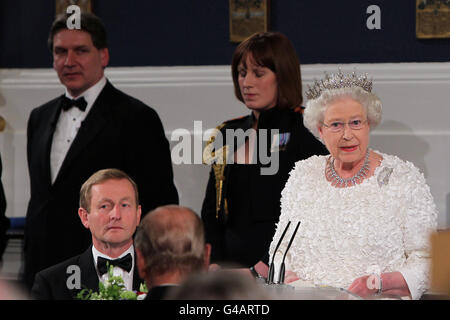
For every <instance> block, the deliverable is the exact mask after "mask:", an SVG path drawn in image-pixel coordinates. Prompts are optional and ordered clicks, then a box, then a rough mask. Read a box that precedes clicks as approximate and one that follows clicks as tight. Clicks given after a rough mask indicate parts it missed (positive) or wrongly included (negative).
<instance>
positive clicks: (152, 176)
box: [24, 13, 178, 287]
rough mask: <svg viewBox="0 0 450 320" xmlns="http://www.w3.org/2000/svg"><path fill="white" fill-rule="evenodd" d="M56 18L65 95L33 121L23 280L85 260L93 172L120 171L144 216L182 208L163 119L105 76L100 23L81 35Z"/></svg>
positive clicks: (88, 18) (56, 60) (54, 37)
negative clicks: (81, 194)
mask: <svg viewBox="0 0 450 320" xmlns="http://www.w3.org/2000/svg"><path fill="white" fill-rule="evenodd" d="M66 21H67V16H63V17H60V18H57V19H56V21H55V22H54V23H53V25H52V27H51V30H50V35H49V39H48V43H49V48H50V49H51V51H52V53H53V67H54V69H55V70H56V73H57V74H58V77H59V79H60V81H61V83H62V84H63V85H64V86H65V88H66V92H65V94H64V95H62V96H60V97H58V98H56V99H54V100H51V101H50V102H48V103H46V104H44V105H42V106H40V107H38V108H36V109H34V110H33V111H32V112H31V115H30V118H29V120H28V132H27V134H28V142H27V148H28V150H27V153H28V167H29V174H30V183H31V199H30V202H29V205H28V211H27V217H26V224H25V244H24V259H25V268H24V279H25V283H26V284H27V286H28V287H31V285H32V283H33V279H34V275H35V274H36V272H38V271H40V270H42V269H44V268H47V267H49V266H51V265H54V264H56V263H58V262H61V261H63V260H65V259H67V258H68V257H71V256H73V255H76V254H79V253H81V252H82V251H83V250H85V248H86V247H87V245H88V244H89V243H90V235H89V232H87V231H86V230H83V227H82V226H81V225H80V224H79V222H78V221H77V220H78V217H77V210H78V191H79V190H80V186H81V184H82V183H83V182H84V181H85V180H86V179H87V178H88V177H89V176H90V175H91V174H92V173H94V172H96V171H98V170H100V169H104V168H118V169H121V170H123V171H124V172H126V173H127V174H128V175H130V177H132V178H133V180H134V181H136V183H137V185H138V187H139V191H140V195H141V196H140V203H141V205H142V210H144V212H148V211H150V210H151V209H153V208H156V207H158V206H160V205H165V204H177V203H178V193H177V190H176V188H175V185H174V182H173V171H172V163H171V158H170V149H169V143H168V141H167V139H166V136H165V133H164V129H163V125H162V123H161V120H160V118H159V116H158V115H157V113H156V112H155V111H154V110H153V109H152V108H150V107H149V106H147V105H145V104H144V103H142V102H141V101H139V100H137V99H135V98H133V97H130V96H128V95H127V94H125V93H123V92H121V91H119V90H118V89H116V88H115V87H114V86H113V85H112V84H111V83H110V82H109V81H108V80H107V79H106V78H105V76H104V68H105V67H106V66H107V64H108V61H109V51H108V47H107V37H106V30H105V28H104V26H103V23H102V22H101V20H100V19H99V18H97V17H96V16H94V15H92V14H86V13H82V14H81V29H67V23H66Z"/></svg>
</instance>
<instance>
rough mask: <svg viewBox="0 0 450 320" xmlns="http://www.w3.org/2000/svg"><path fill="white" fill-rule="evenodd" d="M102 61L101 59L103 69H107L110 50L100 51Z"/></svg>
mask: <svg viewBox="0 0 450 320" xmlns="http://www.w3.org/2000/svg"><path fill="white" fill-rule="evenodd" d="M100 59H101V64H102V67H103V69H105V68H106V66H107V65H108V63H109V50H108V48H103V49H100Z"/></svg>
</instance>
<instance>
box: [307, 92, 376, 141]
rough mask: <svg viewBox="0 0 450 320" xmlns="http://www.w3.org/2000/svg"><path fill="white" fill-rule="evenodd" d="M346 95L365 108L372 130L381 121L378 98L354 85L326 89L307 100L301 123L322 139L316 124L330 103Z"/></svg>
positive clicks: (322, 117) (321, 118)
mask: <svg viewBox="0 0 450 320" xmlns="http://www.w3.org/2000/svg"><path fill="white" fill-rule="evenodd" d="M346 97H348V98H351V99H353V100H355V101H358V102H359V103H361V105H362V106H363V107H364V108H365V109H366V113H367V120H368V122H369V125H370V130H373V129H374V128H375V127H376V126H378V124H379V123H380V122H381V115H382V109H383V106H382V103H381V101H380V99H379V98H378V97H377V96H376V95H375V94H374V93H371V92H367V91H365V90H364V89H362V88H360V87H356V86H355V87H349V88H339V89H328V90H325V91H323V92H322V94H321V95H320V96H319V97H318V98H316V99H312V100H308V102H307V103H306V106H305V110H304V112H303V123H304V125H305V127H306V128H308V130H309V131H311V133H312V134H313V135H314V136H315V137H316V138H317V139H319V140H320V141H322V139H321V138H320V135H319V130H318V126H319V125H320V122H321V121H323V119H324V113H325V111H326V110H327V108H328V107H329V106H330V105H331V104H332V103H334V102H336V101H338V100H340V99H343V98H346ZM322 142H323V141H322Z"/></svg>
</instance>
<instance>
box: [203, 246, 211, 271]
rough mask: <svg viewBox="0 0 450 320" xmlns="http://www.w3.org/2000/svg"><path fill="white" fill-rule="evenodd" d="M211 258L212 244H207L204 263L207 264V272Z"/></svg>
mask: <svg viewBox="0 0 450 320" xmlns="http://www.w3.org/2000/svg"><path fill="white" fill-rule="evenodd" d="M210 258H211V244H209V243H207V244H205V255H204V262H205V268H206V270H208V267H209V263H210Z"/></svg>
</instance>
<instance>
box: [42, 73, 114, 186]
mask: <svg viewBox="0 0 450 320" xmlns="http://www.w3.org/2000/svg"><path fill="white" fill-rule="evenodd" d="M105 85H106V78H105V77H104V76H103V78H102V79H100V81H98V82H97V83H96V84H94V85H93V86H92V87H90V88H89V89H87V90H86V91H85V92H83V93H82V94H81V95H80V96H78V97H77V99H78V98H81V97H84V99H85V100H86V102H87V106H86V110H85V111H81V110H80V109H78V108H70V109H69V110H67V111H64V110H61V114H60V115H59V118H58V122H57V124H56V128H55V133H54V134H53V141H52V147H51V151H50V174H51V179H52V183H54V182H55V180H56V177H57V176H58V172H59V169H60V168H61V165H62V163H63V161H64V158H65V157H66V154H67V152H68V151H69V148H70V146H71V145H72V142H73V140H75V137H76V135H77V133H78V130H79V129H80V127H81V123H82V122H83V120H84V119H85V118H86V116H87V114H88V113H89V111H90V110H91V109H92V105H93V104H94V102H95V100H96V99H97V97H98V95H99V94H100V92H101V91H102V90H103V88H104V87H105ZM66 97H68V98H70V99H74V98H73V97H72V96H71V95H70V94H69V92H68V91H67V89H66Z"/></svg>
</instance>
